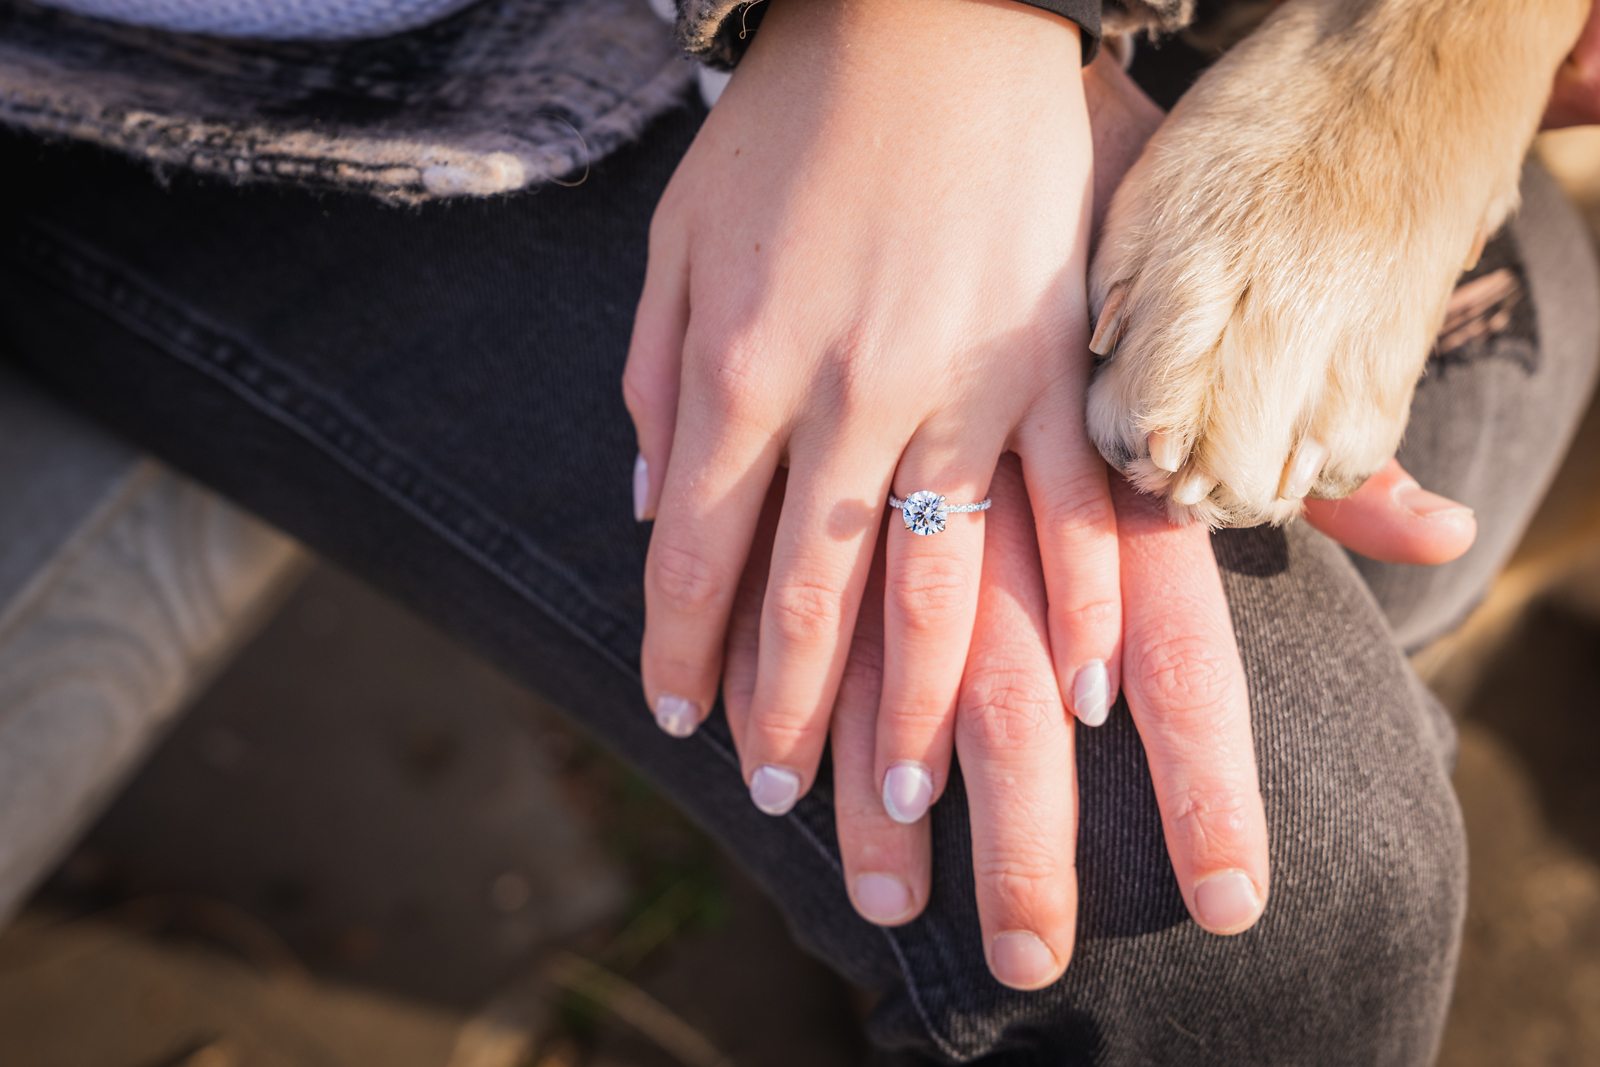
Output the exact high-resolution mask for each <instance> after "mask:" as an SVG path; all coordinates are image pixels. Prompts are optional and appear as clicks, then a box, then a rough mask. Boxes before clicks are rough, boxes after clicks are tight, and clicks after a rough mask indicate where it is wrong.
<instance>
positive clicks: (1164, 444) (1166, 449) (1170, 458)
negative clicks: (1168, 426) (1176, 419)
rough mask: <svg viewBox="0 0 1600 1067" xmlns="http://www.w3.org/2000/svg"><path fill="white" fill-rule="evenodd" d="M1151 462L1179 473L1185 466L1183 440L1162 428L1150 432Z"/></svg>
mask: <svg viewBox="0 0 1600 1067" xmlns="http://www.w3.org/2000/svg"><path fill="white" fill-rule="evenodd" d="M1149 444H1150V462H1151V463H1154V464H1155V465H1156V466H1158V467H1160V468H1161V469H1162V470H1164V471H1170V472H1171V473H1173V474H1177V473H1178V468H1179V467H1181V466H1183V442H1182V441H1180V440H1178V439H1177V438H1176V437H1174V436H1172V435H1171V434H1167V433H1162V432H1161V431H1160V430H1152V431H1151V432H1150V440H1149Z"/></svg>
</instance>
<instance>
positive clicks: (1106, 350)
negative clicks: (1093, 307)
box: [1089, 282, 1128, 356]
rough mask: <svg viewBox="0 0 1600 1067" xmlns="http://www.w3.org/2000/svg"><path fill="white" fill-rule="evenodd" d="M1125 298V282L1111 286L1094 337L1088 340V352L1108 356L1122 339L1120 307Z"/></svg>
mask: <svg viewBox="0 0 1600 1067" xmlns="http://www.w3.org/2000/svg"><path fill="white" fill-rule="evenodd" d="M1127 296H1128V285H1127V283H1126V282H1118V283H1117V284H1116V285H1113V286H1112V287H1111V292H1110V293H1109V294H1107V295H1106V306H1105V307H1103V308H1101V309H1100V321H1099V322H1097V323H1095V327H1094V336H1093V337H1091V338H1089V351H1091V352H1093V353H1094V354H1095V355H1097V356H1105V355H1109V354H1110V353H1111V350H1112V349H1113V348H1116V347H1117V341H1119V340H1120V339H1121V338H1122V326H1123V323H1124V322H1125V321H1126V320H1124V319H1123V317H1122V305H1123V303H1124V301H1125V300H1126V299H1127Z"/></svg>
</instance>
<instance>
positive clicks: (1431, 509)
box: [1394, 482, 1472, 519]
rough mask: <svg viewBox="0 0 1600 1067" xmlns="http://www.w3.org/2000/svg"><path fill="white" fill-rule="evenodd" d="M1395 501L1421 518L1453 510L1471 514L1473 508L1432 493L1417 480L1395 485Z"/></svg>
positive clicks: (1436, 515) (1434, 516) (1429, 517)
mask: <svg viewBox="0 0 1600 1067" xmlns="http://www.w3.org/2000/svg"><path fill="white" fill-rule="evenodd" d="M1394 502H1395V503H1396V504H1399V505H1400V506H1401V507H1403V508H1405V509H1406V510H1407V511H1409V512H1411V514H1413V515H1415V516H1416V517H1417V518H1419V519H1432V518H1436V517H1438V516H1440V515H1447V514H1449V513H1451V512H1459V513H1461V514H1462V515H1471V514H1472V509H1471V508H1469V507H1467V506H1466V505H1465V504H1460V503H1457V502H1456V501H1454V500H1451V499H1450V498H1449V497H1447V496H1440V495H1439V494H1438V493H1430V492H1428V491H1427V490H1426V489H1424V488H1422V486H1420V485H1418V484H1417V483H1416V482H1401V483H1400V484H1399V485H1396V486H1395V487H1394Z"/></svg>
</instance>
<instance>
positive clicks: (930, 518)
mask: <svg viewBox="0 0 1600 1067" xmlns="http://www.w3.org/2000/svg"><path fill="white" fill-rule="evenodd" d="M889 506H890V507H891V508H899V509H900V514H901V516H902V517H904V519H905V520H906V529H908V530H910V531H911V532H912V533H914V534H917V535H919V536H922V537H927V536H928V535H929V534H936V533H943V532H944V517H945V516H946V515H954V514H957V513H960V512H968V511H988V510H989V501H987V500H980V501H978V502H977V503H976V504H946V503H945V502H944V497H942V496H940V495H939V494H938V493H930V492H928V491H927V490H926V489H924V490H922V491H921V492H917V493H912V494H911V495H910V496H908V497H906V498H905V499H904V500H901V499H900V498H899V497H897V496H895V495H894V494H893V493H890V494H889Z"/></svg>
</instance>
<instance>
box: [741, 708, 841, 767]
mask: <svg viewBox="0 0 1600 1067" xmlns="http://www.w3.org/2000/svg"><path fill="white" fill-rule="evenodd" d="M821 725H824V723H823V721H822V720H820V719H819V717H818V716H817V715H814V714H812V713H811V712H809V711H807V710H804V709H801V708H765V709H763V710H762V711H760V712H759V713H757V714H756V715H755V716H754V717H753V718H752V719H751V721H750V737H749V741H750V743H752V744H753V747H754V751H755V752H756V753H757V754H758V755H759V754H760V753H762V752H782V753H794V752H797V751H802V750H804V749H806V748H808V747H809V745H810V742H811V739H812V738H813V737H814V736H815V735H816V734H817V732H818V730H819V728H820V726H821ZM796 769H797V770H799V769H800V768H796Z"/></svg>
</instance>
